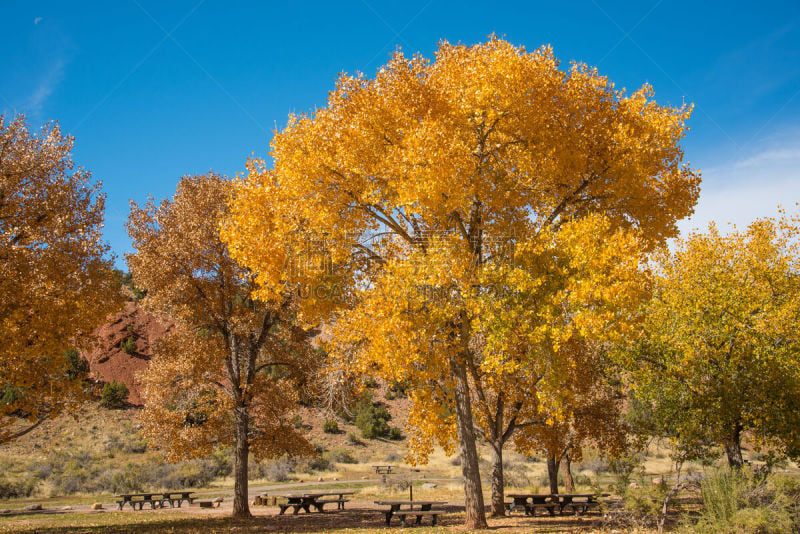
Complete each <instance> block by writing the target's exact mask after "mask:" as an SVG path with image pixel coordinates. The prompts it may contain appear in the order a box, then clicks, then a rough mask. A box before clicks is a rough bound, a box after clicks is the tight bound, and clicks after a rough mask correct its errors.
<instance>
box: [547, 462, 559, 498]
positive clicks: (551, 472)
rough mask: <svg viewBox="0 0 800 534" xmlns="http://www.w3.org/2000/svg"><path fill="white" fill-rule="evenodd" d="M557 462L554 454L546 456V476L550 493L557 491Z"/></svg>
mask: <svg viewBox="0 0 800 534" xmlns="http://www.w3.org/2000/svg"><path fill="white" fill-rule="evenodd" d="M558 464H559V461H558V460H556V457H555V456H548V457H547V478H548V480H549V481H550V493H551V494H553V495H555V494H557V493H558Z"/></svg>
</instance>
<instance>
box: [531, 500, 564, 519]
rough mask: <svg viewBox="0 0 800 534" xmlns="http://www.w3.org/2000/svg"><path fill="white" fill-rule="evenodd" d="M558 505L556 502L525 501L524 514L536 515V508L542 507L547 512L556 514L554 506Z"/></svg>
mask: <svg viewBox="0 0 800 534" xmlns="http://www.w3.org/2000/svg"><path fill="white" fill-rule="evenodd" d="M558 507H559V504H558V503H557V502H543V503H534V504H531V503H526V504H525V514H526V515H536V509H537V508H542V509H544V510H547V513H548V514H550V515H552V516H554V515H556V508H558Z"/></svg>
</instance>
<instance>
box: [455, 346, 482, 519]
mask: <svg viewBox="0 0 800 534" xmlns="http://www.w3.org/2000/svg"><path fill="white" fill-rule="evenodd" d="M450 370H451V372H452V373H453V377H454V378H455V381H456V388H455V400H456V406H455V408H456V431H457V433H458V445H459V449H460V452H461V473H462V474H463V475H464V494H465V507H466V518H465V520H464V527H465V528H466V529H467V530H477V529H483V528H487V525H486V511H485V510H484V504H483V488H482V487H481V473H480V468H479V466H478V449H477V447H476V445H475V428H474V427H473V421H472V402H471V400H470V393H469V383H468V382H467V370H466V368H465V365H464V363H460V362H458V361H456V360H455V359H453V358H451V360H450Z"/></svg>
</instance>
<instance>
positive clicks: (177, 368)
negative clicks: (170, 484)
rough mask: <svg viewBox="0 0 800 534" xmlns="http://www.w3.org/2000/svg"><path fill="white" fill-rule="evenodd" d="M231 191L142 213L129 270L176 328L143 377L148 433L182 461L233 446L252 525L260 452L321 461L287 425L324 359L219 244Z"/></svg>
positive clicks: (186, 182) (182, 186)
mask: <svg viewBox="0 0 800 534" xmlns="http://www.w3.org/2000/svg"><path fill="white" fill-rule="evenodd" d="M230 190H231V182H229V181H228V180H226V179H224V178H223V177H221V176H218V175H215V174H209V175H204V176H190V177H184V178H183V179H181V181H180V182H179V184H178V188H177V192H176V193H175V196H174V197H173V199H172V200H166V201H164V202H162V203H161V204H160V205H158V206H156V205H155V204H154V203H152V202H150V203H148V204H147V205H145V206H144V207H142V208H140V207H138V206H137V205H135V204H133V205H132V207H131V215H130V218H129V222H128V232H129V234H130V236H131V238H132V240H133V245H134V248H135V249H136V253H135V254H133V255H130V256H128V262H129V265H130V268H131V272H132V274H133V277H134V280H135V281H136V284H137V285H138V286H140V287H144V288H147V296H146V298H145V299H144V301H143V304H144V305H145V306H146V307H147V308H149V309H151V310H153V311H155V312H158V313H162V314H166V315H168V316H169V317H170V318H171V319H172V320H173V321H174V322H175V325H176V326H175V329H174V331H173V332H171V333H170V334H168V335H167V336H166V338H164V339H163V340H162V341H161V342H160V344H158V345H157V347H156V348H155V351H154V352H155V355H154V357H153V359H152V361H151V363H150V366H149V367H148V370H147V371H146V372H145V374H144V376H143V377H142V378H141V380H142V384H143V386H144V387H143V394H144V398H145V408H144V410H143V412H142V416H141V421H142V423H143V426H144V433H145V435H146V436H147V437H148V438H149V439H151V440H152V441H154V442H155V443H157V444H159V445H161V446H162V447H164V448H165V449H166V450H167V451H168V452H169V453H170V454H171V456H172V457H187V456H201V455H205V454H208V453H209V452H211V450H212V448H213V447H215V446H220V445H232V446H233V447H234V458H235V462H234V479H235V489H234V491H235V495H234V514H236V515H249V508H248V503H247V462H248V454H249V453H250V452H252V453H253V455H254V456H255V458H256V459H261V458H269V457H277V456H281V455H283V454H286V453H289V454H311V453H313V449H312V447H311V446H310V444H309V443H308V442H307V441H306V439H305V438H304V437H303V436H302V435H300V434H298V432H297V431H296V430H295V429H294V427H293V425H292V424H291V423H290V422H289V421H290V419H291V416H292V414H293V411H294V409H295V407H296V403H297V400H298V395H299V392H300V390H301V387H302V385H303V384H304V382H305V380H306V375H307V373H309V372H310V371H311V370H312V369H313V367H314V365H315V361H316V360H317V357H316V355H315V354H314V353H313V351H312V348H311V347H310V345H309V344H308V343H307V342H306V338H307V337H308V336H307V333H306V332H304V331H302V330H300V329H299V328H297V327H296V326H295V325H294V323H293V317H294V313H295V312H294V309H293V301H292V298H291V297H290V296H287V297H285V298H284V299H283V300H282V301H280V302H277V303H269V304H263V303H260V302H256V301H254V300H252V299H251V298H250V293H251V292H252V290H253V289H254V287H255V286H254V283H253V277H252V275H251V274H250V273H249V271H247V270H246V269H243V268H241V267H240V266H239V265H238V264H237V263H236V262H234V261H233V260H232V259H231V258H230V256H229V254H228V251H227V247H226V246H225V244H224V243H222V242H221V241H220V240H219V233H218V232H219V223H220V220H221V218H222V217H223V216H224V215H225V213H226V211H227V198H228V195H229V194H230Z"/></svg>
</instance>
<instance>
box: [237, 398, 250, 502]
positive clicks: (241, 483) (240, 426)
mask: <svg viewBox="0 0 800 534" xmlns="http://www.w3.org/2000/svg"><path fill="white" fill-rule="evenodd" d="M234 417H235V419H236V449H235V451H234V459H233V516H234V517H250V505H249V504H248V502H247V460H248V456H249V455H250V441H249V440H248V439H247V434H248V431H249V417H248V414H247V408H246V407H245V406H237V407H236V408H235V410H234Z"/></svg>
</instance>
